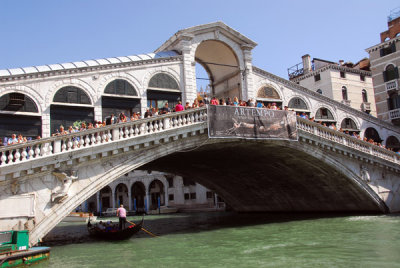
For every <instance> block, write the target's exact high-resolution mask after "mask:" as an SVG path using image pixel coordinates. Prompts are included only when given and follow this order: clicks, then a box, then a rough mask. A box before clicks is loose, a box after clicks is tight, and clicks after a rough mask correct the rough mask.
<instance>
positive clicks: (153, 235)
mask: <svg viewBox="0 0 400 268" xmlns="http://www.w3.org/2000/svg"><path fill="white" fill-rule="evenodd" d="M126 221H127V222H129V223H130V224H133V225H136V223H134V222H131V221H128V220H126ZM141 229H142V230H143V231H145V232H146V233H148V234H149V235H151V236H152V237H158V236H157V235H155V234H153V233H152V232H150V231H148V230H146V229H144V228H143V227H141Z"/></svg>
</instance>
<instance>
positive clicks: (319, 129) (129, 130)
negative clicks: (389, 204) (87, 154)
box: [0, 108, 400, 166]
mask: <svg viewBox="0 0 400 268" xmlns="http://www.w3.org/2000/svg"><path fill="white" fill-rule="evenodd" d="M206 120H207V109H206V108H197V109H191V110H187V111H183V112H177V113H170V114H167V115H161V116H155V117H151V118H146V119H140V120H136V121H132V122H127V123H120V124H114V125H109V126H105V127H101V128H94V129H90V130H85V131H80V132H76V133H72V134H67V135H60V136H55V137H50V138H45V139H40V140H34V141H31V142H27V143H22V144H15V145H9V146H5V147H2V148H1V149H0V155H1V156H0V166H8V165H15V164H18V163H21V162H26V161H30V160H34V159H38V158H43V157H47V156H53V155H55V154H62V153H66V152H70V151H73V150H84V149H86V148H89V147H92V146H98V145H102V144H106V143H111V142H115V141H118V140H122V139H131V138H134V137H138V136H143V135H151V134H152V133H157V132H162V131H165V130H169V129H176V128H180V127H183V126H186V125H190V124H194V123H197V122H205V121H206ZM297 128H298V130H300V131H299V136H300V137H301V135H302V134H301V132H302V131H304V132H307V133H309V134H312V135H315V136H318V137H321V138H323V139H325V140H329V141H332V142H334V143H338V144H342V145H345V146H347V147H350V148H352V149H354V150H357V151H361V152H364V153H367V154H370V155H373V156H376V157H378V158H381V159H384V160H387V161H390V162H393V163H396V164H399V163H400V162H399V158H400V155H398V154H396V153H394V152H392V151H389V150H387V149H385V148H382V147H379V146H376V145H374V144H370V143H368V142H365V141H362V140H359V139H357V138H354V137H351V136H349V135H347V134H344V133H342V132H339V131H336V130H333V129H330V128H328V127H324V126H322V125H320V124H318V123H316V122H312V121H309V120H307V119H303V118H300V117H297Z"/></svg>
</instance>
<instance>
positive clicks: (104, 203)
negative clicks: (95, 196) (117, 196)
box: [99, 186, 112, 212]
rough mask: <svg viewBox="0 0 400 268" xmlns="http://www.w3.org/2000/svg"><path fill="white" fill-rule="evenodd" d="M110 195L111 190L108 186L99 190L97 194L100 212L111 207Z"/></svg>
mask: <svg viewBox="0 0 400 268" xmlns="http://www.w3.org/2000/svg"><path fill="white" fill-rule="evenodd" d="M111 197H112V191H111V187H110V186H105V187H104V188H103V189H101V190H100V194H99V200H100V204H99V208H100V212H104V211H106V210H107V209H108V208H111V207H112V202H111Z"/></svg>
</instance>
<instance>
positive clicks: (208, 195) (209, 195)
mask: <svg viewBox="0 0 400 268" xmlns="http://www.w3.org/2000/svg"><path fill="white" fill-rule="evenodd" d="M206 197H207V199H211V198H213V193H212V192H210V191H207V192H206Z"/></svg>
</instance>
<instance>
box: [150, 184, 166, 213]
mask: <svg viewBox="0 0 400 268" xmlns="http://www.w3.org/2000/svg"><path fill="white" fill-rule="evenodd" d="M149 196H150V204H149V208H150V210H154V209H157V208H158V204H160V206H164V205H165V192H164V185H163V183H162V182H161V181H160V180H154V181H152V182H151V183H150V186H149Z"/></svg>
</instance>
